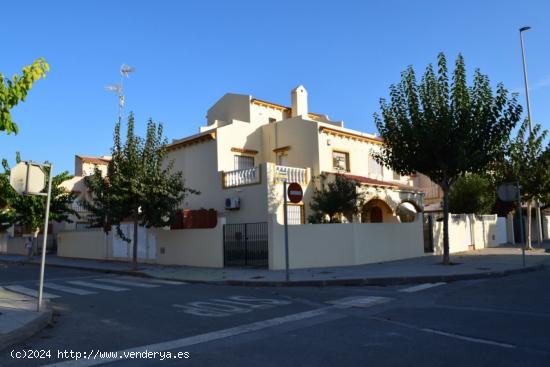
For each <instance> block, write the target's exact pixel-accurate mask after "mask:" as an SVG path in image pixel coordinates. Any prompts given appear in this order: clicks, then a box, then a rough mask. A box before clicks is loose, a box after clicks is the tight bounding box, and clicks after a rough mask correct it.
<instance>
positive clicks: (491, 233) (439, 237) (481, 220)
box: [433, 214, 499, 255]
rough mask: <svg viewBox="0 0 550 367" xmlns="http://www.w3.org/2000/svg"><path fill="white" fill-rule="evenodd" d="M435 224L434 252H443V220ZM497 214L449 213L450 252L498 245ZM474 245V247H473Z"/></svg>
mask: <svg viewBox="0 0 550 367" xmlns="http://www.w3.org/2000/svg"><path fill="white" fill-rule="evenodd" d="M433 223H434V225H433V238H434V254H436V255H440V254H442V253H443V221H441V222H439V221H435V220H434V222H433ZM498 245H499V241H498V238H497V216H496V215H474V214H449V252H450V253H455V252H463V251H468V250H470V249H473V248H475V249H481V248H485V247H496V246H498ZM472 247H473V248H472Z"/></svg>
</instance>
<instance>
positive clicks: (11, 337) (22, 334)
mask: <svg viewBox="0 0 550 367" xmlns="http://www.w3.org/2000/svg"><path fill="white" fill-rule="evenodd" d="M52 318H53V310H52V308H51V306H50V305H49V304H47V303H46V304H45V310H44V311H41V312H40V315H39V316H38V317H37V318H35V319H34V320H32V321H31V322H29V323H27V324H25V325H23V326H21V327H20V328H18V329H15V330H13V331H10V332H9V333H7V334H2V335H0V351H2V350H4V349H6V348H8V347H10V346H12V345H15V344H19V343H21V342H23V341H25V340H26V339H28V338H30V337H31V336H33V335H34V334H36V333H38V332H39V331H40V330H42V329H44V328H45V327H46V326H47V325H48V324H49V323H50V322H51V321H52Z"/></svg>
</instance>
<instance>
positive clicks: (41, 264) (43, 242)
mask: <svg viewBox="0 0 550 367" xmlns="http://www.w3.org/2000/svg"><path fill="white" fill-rule="evenodd" d="M49 166H50V173H49V177H48V198H47V199H46V218H45V219H44V235H43V240H42V261H41V263H40V286H39V288H38V306H37V311H38V312H40V307H41V306H42V296H43V294H42V293H43V288H44V268H45V266H46V241H47V239H48V220H49V216H50V199H51V196H52V177H53V164H50V165H49Z"/></svg>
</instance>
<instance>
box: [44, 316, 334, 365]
mask: <svg viewBox="0 0 550 367" xmlns="http://www.w3.org/2000/svg"><path fill="white" fill-rule="evenodd" d="M328 310H329V308H320V309H316V310H311V311H305V312H300V313H295V314H292V315H287V316H282V317H276V318H274V319H268V320H263V321H257V322H253V323H251V324H245V325H240V326H236V327H232V328H229V329H223V330H218V331H212V332H209V333H205V334H199V335H195V336H190V337H186V338H182V339H176V340H172V341H167V342H163V343H157V344H149V345H143V346H140V347H136V348H130V349H125V350H121V351H118V352H116V353H117V354H118V355H119V356H122V355H124V353H131V352H143V351H144V350H147V351H149V352H162V351H167V350H173V349H180V348H184V347H189V346H191V345H196V344H202V343H207V342H211V341H215V340H220V339H225V338H229V337H232V336H236V335H241V334H246V333H252V332H255V331H259V330H263V329H267V328H271V327H275V326H279V325H283V324H288V323H291V322H296V321H300V320H305V319H310V318H313V317H317V316H321V315H324V314H326V313H328ZM121 360H123V359H122V358H105V359H99V360H98V359H96V360H94V359H79V360H76V361H75V360H70V361H65V362H59V363H54V364H50V365H47V366H46V367H54V366H79V367H83V366H97V365H100V364H104V363H110V362H113V361H121ZM126 361H127V360H126Z"/></svg>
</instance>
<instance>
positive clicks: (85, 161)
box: [54, 155, 111, 233]
mask: <svg viewBox="0 0 550 367" xmlns="http://www.w3.org/2000/svg"><path fill="white" fill-rule="evenodd" d="M110 161H111V157H110V156H100V157H92V156H86V155H75V157H74V176H73V178H71V179H70V180H67V181H64V182H62V183H61V187H63V188H65V190H66V191H71V192H73V193H75V194H76V198H75V200H74V202H73V209H74V210H75V211H76V212H77V213H79V215H80V218H77V217H76V216H71V217H70V218H69V219H70V220H71V221H72V223H55V224H54V233H58V232H60V231H70V230H85V229H88V226H89V223H88V220H87V218H86V215H87V212H86V209H85V208H84V206H83V205H82V201H85V200H87V201H89V200H91V199H92V197H91V193H90V192H89V190H88V188H87V187H86V183H85V181H84V178H85V177H86V176H90V175H92V174H93V173H94V171H95V169H98V170H99V171H100V172H101V175H102V176H105V175H106V174H107V166H108V165H109V162H110Z"/></svg>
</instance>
